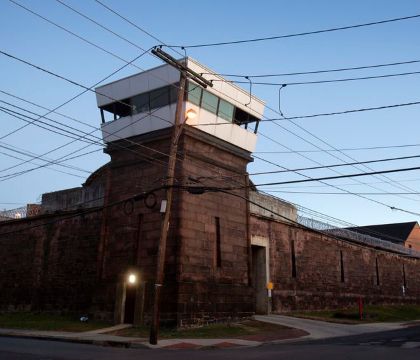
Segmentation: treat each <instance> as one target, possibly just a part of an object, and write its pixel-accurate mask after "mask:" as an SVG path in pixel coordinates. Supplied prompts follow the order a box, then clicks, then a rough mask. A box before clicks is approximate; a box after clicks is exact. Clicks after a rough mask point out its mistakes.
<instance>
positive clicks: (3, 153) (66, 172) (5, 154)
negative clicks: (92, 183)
mask: <svg viewBox="0 0 420 360" xmlns="http://www.w3.org/2000/svg"><path fill="white" fill-rule="evenodd" d="M0 147H1V146H0ZM0 154H2V155H4V156H8V157H11V158H12V159H17V160H24V159H23V158H21V157H19V156H16V155H11V154H8V153H5V152H3V151H1V152H0ZM31 162H32V161H31ZM32 163H33V164H35V165H40V164H37V163H35V162H32ZM49 169H50V170H52V171H56V172H59V173H62V174H66V175H70V176H74V177H78V178H81V179H84V178H85V177H84V176H80V175H77V174H73V173H70V172H68V171H63V170H59V169H54V168H49Z"/></svg>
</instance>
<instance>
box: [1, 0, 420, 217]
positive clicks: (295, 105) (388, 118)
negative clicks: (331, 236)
mask: <svg viewBox="0 0 420 360" xmlns="http://www.w3.org/2000/svg"><path fill="white" fill-rule="evenodd" d="M14 1H16V2H19V3H21V4H23V5H24V6H27V7H28V8H30V9H32V10H33V11H36V12H38V13H39V14H41V15H42V16H44V17H46V18H48V19H50V20H51V21H54V22H56V23H57V24H59V25H61V26H63V27H66V28H68V29H69V30H71V31H73V32H74V33H77V34H78V35H80V36H82V37H84V38H86V39H88V40H89V41H91V42H94V43H95V44H97V45H99V46H101V47H103V48H105V49H107V50H109V51H112V52H113V53H115V54H117V55H118V56H120V57H122V58H124V59H127V60H131V59H133V58H134V57H136V56H137V55H138V54H139V53H140V50H139V49H138V48H136V47H135V46H132V45H130V44H128V43H125V42H124V41H122V40H121V39H118V38H117V37H115V36H113V35H112V34H110V33H107V32H106V31H104V30H102V29H100V28H99V27H97V26H96V25H94V24H92V23H90V22H89V21H87V20H86V19H83V18H82V17H80V16H79V15H77V14H75V13H73V12H71V11H70V10H69V9H67V8H65V7H64V6H63V5H61V4H59V3H58V2H57V1H55V0H44V1H28V0H14ZM63 1H64V2H66V3H67V4H68V5H70V6H72V7H74V8H75V9H77V10H79V11H80V12H82V13H84V14H86V15H88V16H90V17H91V18H93V19H95V20H96V21H98V22H100V23H101V24H103V25H104V26H106V27H108V28H109V29H112V30H113V31H115V32H117V33H119V34H121V35H123V36H124V37H126V38H128V39H129V40H130V41H132V42H134V43H136V44H137V45H138V46H139V47H141V48H145V49H147V48H150V47H151V46H154V45H157V43H158V42H157V41H156V40H154V39H153V38H151V37H149V36H147V35H146V34H144V33H142V32H141V31H139V30H138V29H136V28H134V27H133V26H131V25H129V24H128V23H126V22H124V21H122V20H121V19H119V18H118V17H116V16H115V15H113V14H111V13H110V12H108V11H107V10H105V9H104V8H103V7H101V6H100V5H98V4H97V3H96V2H95V1H94V0H86V1H75V0H63ZM103 2H104V3H106V4H107V5H109V6H110V7H112V8H113V9H114V10H116V11H118V12H119V13H120V14H122V15H124V16H126V17H127V18H129V19H130V20H131V21H132V22H134V23H136V24H138V25H139V26H140V27H142V28H144V29H146V30H147V31H148V32H150V33H151V34H153V35H154V36H156V37H158V38H160V39H162V40H163V41H164V42H166V43H169V44H180V45H184V44H186V45H188V44H197V43H206V42H218V41H229V40H237V39H244V38H254V37H263V36H273V35H281V34H289V33H295V32H304V31H311V30H317V29H322V28H329V27H337V26H345V25H351V24H357V23H364V22H371V21H377V20H382V19H388V18H395V17H402V16H409V15H415V14H420V3H419V2H418V1H415V0H412V1H410V0H406V1H398V2H396V1H384V0H381V1H379V0H378V1H375V0H371V1H362V0H353V1H347V2H343V1H309V0H306V1H299V0H296V1H293V2H291V1H264V2H254V1H229V2H227V1H223V2H222V1H200V2H197V1H183V2H178V1H176V2H175V1H166V2H154V1H116V0H103ZM0 19H1V21H0V33H1V34H2V35H1V42H0V43H1V47H0V48H1V50H2V51H5V52H8V53H11V54H13V55H15V56H18V57H20V58H23V59H25V60H27V61H30V62H32V63H34V64H37V65H39V66H42V67H45V68H47V69H49V70H51V71H54V72H56V73H59V74H61V75H63V76H66V77H68V78H70V79H73V80H75V81H77V82H80V83H82V84H84V85H86V86H91V85H93V84H94V83H95V82H97V81H99V80H100V79H101V78H103V77H105V76H107V75H108V74H110V73H112V72H113V71H114V70H116V69H118V68H119V67H121V66H122V65H123V64H124V63H123V62H122V61H121V60H118V59H116V58H115V57H112V56H110V55H109V54H106V53H105V52H103V51H101V50H99V49H97V48H95V47H93V46H91V45H88V44H86V43H84V42H82V41H81V40H80V39H77V38H75V37H74V36H72V35H70V34H68V33H66V32H64V31H62V30H60V29H58V28H57V27H55V26H53V25H51V24H49V23H47V22H46V21H44V20H42V19H40V18H38V17H36V16H34V15H33V14H30V13H28V12H27V11H25V10H23V9H22V8H20V7H18V6H17V5H15V4H13V3H12V2H10V1H9V0H3V1H1V2H0ZM419 30H420V19H412V20H407V21H401V22H395V23H390V24H384V25H379V26H373V27H366V28H360V29H354V30H347V31H340V32H334V33H328V34H319V35H313V36H305V37H296V38H290V39H282V40H275V41H267V42H260V43H253V44H243V45H235V46H224V47H209V48H196V49H189V50H188V52H187V54H188V55H189V56H192V57H193V58H195V59H197V60H198V61H200V62H202V63H203V64H206V65H207V66H208V67H210V68H212V69H213V70H215V71H217V72H220V73H239V74H264V73H285V72H296V71H311V70H320V69H331V68H341V67H352V66H363V65H372V64H381V63H392V62H400V61H409V60H417V59H420V46H419V42H418V34H419ZM159 64H160V63H159V61H158V60H157V59H155V58H153V57H152V56H150V55H146V56H143V57H142V58H141V59H139V60H138V61H137V62H136V65H137V66H139V67H141V68H143V69H147V68H150V67H153V66H157V65H159ZM0 67H1V69H2V70H1V77H0V91H5V92H8V93H11V94H13V95H17V96H20V97H22V98H25V99H27V100H30V101H32V102H34V103H37V104H39V105H43V106H45V107H48V108H54V107H56V106H58V105H59V104H61V103H63V102H64V101H66V100H68V99H69V98H71V97H72V96H75V95H76V94H78V93H79V92H81V90H82V89H80V88H78V87H76V86H74V85H71V84H68V83H66V82H64V81H63V80H60V79H56V78H53V77H51V76H49V75H47V74H45V73H42V72H40V71H38V70H35V69H32V68H29V67H27V66H25V65H22V64H19V63H17V62H16V61H14V60H12V59H10V58H8V57H5V56H3V55H1V56H0ZM138 71H139V69H137V68H134V67H128V68H126V69H125V70H124V71H122V72H120V73H119V74H118V75H117V76H115V77H113V78H112V79H111V80H115V79H117V78H119V77H122V76H126V75H130V74H134V73H136V72H138ZM409 71H420V64H411V65H402V66H395V67H388V68H379V69H369V70H358V71H348V72H342V73H332V74H319V75H312V76H308V75H306V76H294V77H283V78H279V79H275V81H278V82H290V81H312V80H324V79H336V78H344V77H352V76H354V77H360V76H371V75H382V74H391V73H400V72H409ZM419 78H420V75H412V76H405V77H394V78H388V79H377V80H367V81H355V82H346V83H334V84H319V85H302V86H293V87H292V86H289V87H287V88H285V89H284V90H282V111H283V112H284V114H285V115H286V116H296V115H305V114H313V113H320V112H331V111H341V110H346V109H356V108H363V107H372V106H381V105H388V104H397V103H406V102H411V101H419V100H420V94H419V82H418V80H419ZM271 80H273V79H268V81H271ZM253 94H255V95H257V96H258V97H260V98H261V99H263V100H265V101H266V102H267V105H268V106H270V107H272V108H274V109H278V87H268V86H258V85H254V86H253ZM0 100H1V101H6V102H9V103H13V104H14V105H18V106H22V107H25V108H27V109H29V110H31V111H34V112H37V113H42V112H43V111H44V110H40V109H39V108H36V107H33V106H30V105H28V104H25V103H23V102H21V101H18V100H16V99H13V98H11V97H10V96H7V95H5V94H4V93H0ZM1 104H3V105H1V106H4V103H1ZM419 109H420V107H419V106H412V107H405V108H396V109H391V110H383V111H374V112H364V113H357V114H352V115H342V116H333V117H319V118H313V119H304V120H297V121H296V123H297V124H299V125H300V126H301V127H303V128H304V129H306V130H307V131H309V132H311V133H312V134H314V135H315V136H317V137H318V139H316V138H314V137H312V136H311V135H310V134H308V133H306V132H304V131H303V130H302V129H300V128H297V127H296V126H295V125H293V124H291V123H289V122H282V123H281V125H282V126H284V127H285V128H286V129H288V130H289V131H292V132H294V133H295V134H297V135H298V136H300V137H301V138H304V139H305V140H306V142H305V141H304V140H302V139H301V138H298V137H296V136H295V135H293V134H291V133H290V132H287V131H286V130H284V129H283V128H280V127H279V126H276V125H274V124H271V123H262V124H261V126H260V133H261V135H260V137H259V141H258V147H257V152H276V151H284V150H285V148H283V147H282V146H281V145H279V144H278V143H280V144H283V145H285V146H287V147H288V148H291V149H293V150H299V151H300V150H305V151H306V150H317V148H316V147H314V145H316V146H318V147H321V148H322V149H331V148H330V147H329V146H328V145H327V144H325V143H322V142H321V141H320V140H319V139H322V140H323V141H325V142H326V143H328V144H330V145H332V146H334V147H336V148H339V149H342V148H354V147H371V146H387V145H401V144H416V143H420V141H419V134H420V123H419V121H418V119H419ZM60 111H61V112H62V113H64V114H66V115H68V116H71V117H74V118H76V119H79V120H81V121H84V122H87V123H89V124H90V125H91V126H95V127H96V126H99V125H100V116H99V111H98V109H97V108H96V101H95V96H94V94H93V93H86V94H84V95H83V96H81V97H80V98H78V99H77V100H75V101H73V102H71V103H69V104H68V105H66V106H64V107H63V108H61V109H60ZM265 115H266V116H267V117H269V118H272V117H278V115H277V114H275V113H273V112H272V111H270V110H269V109H267V110H266V112H265ZM51 118H53V119H57V120H60V121H62V122H65V123H66V124H68V125H71V126H75V127H78V128H80V129H83V130H84V131H91V130H92V129H91V128H89V127H86V126H85V125H81V124H77V123H74V122H72V121H70V120H68V119H64V118H61V117H60V116H58V115H51ZM0 122H1V128H0V137H2V136H3V135H4V134H7V133H8V132H9V131H12V130H14V129H16V128H18V127H20V126H21V125H23V122H22V121H21V120H18V119H15V118H13V117H11V116H9V115H6V114H4V113H0ZM97 135H98V136H100V134H99V132H98V133H97ZM264 135H266V136H270V137H272V138H273V139H275V140H276V141H277V142H278V143H274V142H272V141H269V140H268V139H266V138H264ZM69 141H71V140H70V139H67V138H64V137H62V136H60V135H56V134H52V133H49V132H46V131H45V130H43V129H39V128H36V127H33V126H28V127H26V128H25V129H23V130H21V131H18V132H16V133H15V134H13V135H10V136H8V137H6V138H4V139H2V140H0V145H3V146H10V145H11V146H14V147H18V148H19V149H24V150H27V151H31V152H33V153H36V154H43V153H45V152H47V151H50V150H51V149H53V148H55V147H58V146H60V145H62V144H64V143H66V142H69ZM309 142H310V143H309ZM311 143H312V144H311ZM83 146H84V144H83V143H80V142H76V143H73V144H70V145H68V146H66V147H65V148H63V149H60V150H58V151H54V152H52V153H51V154H49V155H48V157H49V158H52V159H55V158H58V157H60V156H63V155H65V154H67V153H69V152H71V151H75V150H77V149H79V148H81V147H83ZM94 149H97V147H95V146H93V147H90V148H88V149H86V151H88V150H94ZM344 153H345V154H347V155H349V156H351V157H352V158H353V159H356V160H357V161H364V160H371V159H379V158H388V157H397V156H406V155H416V154H419V153H420V147H408V148H400V149H396V148H393V149H381V150H363V151H360V150H359V151H345V152H344ZM7 154H8V155H7ZM334 154H335V155H336V156H338V158H335V157H333V156H331V155H329V154H328V153H326V152H308V153H303V155H305V156H306V157H307V158H304V157H302V156H301V155H299V154H279V153H260V154H256V155H257V156H260V157H263V158H264V159H266V160H269V161H272V162H275V163H278V164H280V165H282V166H285V167H288V168H300V167H308V166H315V165H316V164H315V163H314V161H316V162H318V163H322V164H336V163H341V162H343V161H346V162H350V161H353V160H351V159H350V158H348V157H346V156H345V154H343V153H334ZM10 155H13V156H20V155H17V154H16V153H13V152H10V151H8V150H5V149H4V148H0V171H1V172H0V176H4V175H7V174H9V173H14V172H16V171H21V170H25V169H29V168H32V167H33V166H34V165H33V164H25V165H22V166H20V167H16V168H13V169H9V170H5V171H4V169H6V168H8V167H11V166H14V165H16V164H17V163H18V162H19V160H17V159H15V158H12V157H10ZM107 161H108V157H107V155H104V154H102V152H100V151H98V152H95V153H93V154H91V155H89V156H84V157H82V158H79V159H75V160H73V161H69V162H68V163H67V164H70V165H74V166H76V167H78V168H80V169H83V170H85V171H87V172H81V171H76V170H69V169H62V168H57V167H55V168H56V169H59V170H64V171H68V172H72V173H73V174H78V175H79V176H81V177H76V176H72V175H68V174H63V173H59V172H55V171H52V170H50V169H48V168H43V169H40V170H36V171H32V172H29V173H26V174H22V175H21V176H18V177H15V178H13V179H10V180H6V181H1V180H4V178H0V181H1V182H0V208H13V207H17V206H19V204H25V203H28V202H35V201H38V200H39V199H40V195H41V194H42V193H44V192H49V191H55V190H59V189H65V188H69V187H75V186H80V184H81V183H83V181H84V180H83V177H85V176H87V174H88V172H89V171H93V170H95V169H96V168H98V167H99V166H101V165H102V164H104V163H106V162H107ZM418 165H419V160H411V161H408V160H405V161H398V162H389V163H382V164H372V165H369V166H370V167H371V168H372V169H373V170H384V169H394V168H403V167H412V166H418ZM275 169H276V168H275V167H274V166H273V165H269V164H267V163H264V162H263V161H261V160H256V161H255V162H254V163H253V164H251V165H250V167H249V172H250V173H253V172H259V171H269V170H275ZM2 170H3V171H2ZM339 171H340V172H342V173H343V174H350V173H356V172H363V171H371V170H369V169H366V168H363V167H359V168H358V169H356V168H352V167H350V166H349V167H345V168H340V169H339ZM306 174H307V175H309V176H311V177H319V176H333V175H337V174H336V173H333V172H332V171H331V170H325V169H324V170H317V171H311V172H307V173H306ZM299 178H300V177H299V176H298V175H296V174H281V175H270V176H254V177H252V179H253V181H254V182H255V183H265V182H275V181H287V180H294V179H299ZM358 180H359V181H363V182H365V183H369V184H371V185H370V186H374V187H375V188H372V187H370V186H368V185H363V184H360V183H357V182H355V181H354V180H352V179H343V180H334V181H329V183H330V184H333V185H336V186H340V187H342V188H344V189H347V190H348V191H351V192H355V193H370V192H394V193H395V192H420V173H419V171H413V172H406V173H399V174H389V175H387V178H385V179H384V178H383V177H372V176H367V177H363V178H359V179H358ZM384 181H387V182H391V184H389V183H383V182H384ZM396 186H399V187H396ZM401 186H405V187H404V188H401ZM407 187H409V189H408V188H407ZM264 189H266V190H270V191H272V193H273V194H276V195H277V196H279V197H282V198H284V199H286V200H289V201H292V202H294V203H297V204H301V205H303V206H305V207H308V208H311V209H314V210H317V211H320V212H323V213H326V214H329V215H331V216H334V217H337V218H339V219H343V220H346V221H349V222H351V223H355V224H360V225H364V224H370V223H386V222H398V221H412V220H419V219H418V217H416V216H415V215H410V214H407V213H404V212H400V211H392V210H390V209H389V208H388V207H386V206H383V205H379V204H377V203H374V202H372V201H368V200H366V199H362V198H360V197H356V196H349V195H329V194H296V193H290V191H297V192H324V193H325V192H339V191H338V190H337V189H334V188H331V187H326V186H323V185H322V184H320V183H316V182H314V183H306V184H301V185H297V184H296V185H293V187H292V186H291V187H285V186H275V187H270V188H268V187H266V188H264ZM274 191H283V192H274ZM284 191H289V193H286V192H284ZM366 196H367V197H370V198H372V199H375V200H378V201H381V202H383V203H384V204H387V205H390V206H395V207H398V208H402V209H406V210H410V211H414V212H419V211H420V208H419V204H420V202H419V201H420V196H419V195H402V196H396V195H371V196H370V195H369V196H368V195H366Z"/></svg>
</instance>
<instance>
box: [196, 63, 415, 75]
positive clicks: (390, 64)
mask: <svg viewBox="0 0 420 360" xmlns="http://www.w3.org/2000/svg"><path fill="white" fill-rule="evenodd" d="M417 63H420V60H407V61H399V62H392V63H385V64H375V65H365V66H352V67H341V68H335V69H325V70H312V71H295V72H288V73H277V74H243V75H241V74H226V73H217V75H218V76H229V77H239V78H241V77H245V76H248V77H250V78H265V77H283V76H297V75H315V74H325V73H334V72H342V71H354V70H365V69H376V68H381V67H388V66H399V65H408V64H417ZM203 74H206V75H214V73H203Z"/></svg>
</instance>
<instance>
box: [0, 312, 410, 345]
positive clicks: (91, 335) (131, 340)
mask: <svg viewBox="0 0 420 360" xmlns="http://www.w3.org/2000/svg"><path fill="white" fill-rule="evenodd" d="M254 318H255V320H258V321H262V322H267V323H272V324H277V325H283V326H287V327H290V328H291V329H290V331H289V332H288V333H287V335H286V336H284V334H283V335H281V334H278V336H264V335H263V334H261V335H258V334H256V335H249V336H243V337H242V338H232V339H227V338H219V339H163V340H160V341H159V342H158V345H150V344H149V342H148V339H147V338H140V337H126V336H116V335H109V333H111V332H115V331H118V330H121V329H124V328H127V327H130V326H131V325H117V326H113V327H109V328H104V329H98V330H93V331H87V332H79V333H74V332H65V331H38V330H20V329H0V336H8V337H19V338H27V339H38V340H39V339H41V340H49V341H66V342H74V343H83V344H93V345H100V346H114V347H125V348H149V349H208V348H235V347H255V346H260V345H262V344H267V343H271V344H273V343H277V344H278V343H284V342H296V341H300V340H312V339H326V338H332V337H339V336H350V335H358V334H363V333H372V332H379V331H386V330H395V329H400V328H403V327H404V326H409V323H407V322H405V323H372V324H358V325H348V324H337V323H331V322H323V321H317V320H309V319H302V318H294V317H290V316H282V315H256V316H254ZM305 333H306V334H307V335H305Z"/></svg>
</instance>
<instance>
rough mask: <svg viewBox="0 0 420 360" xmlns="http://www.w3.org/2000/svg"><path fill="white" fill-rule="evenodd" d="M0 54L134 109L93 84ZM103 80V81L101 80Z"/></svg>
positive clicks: (3, 52)
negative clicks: (102, 91) (84, 83)
mask: <svg viewBox="0 0 420 360" xmlns="http://www.w3.org/2000/svg"><path fill="white" fill-rule="evenodd" d="M9 1H12V0H9ZM0 54H2V55H5V56H7V57H9V58H11V59H13V60H17V61H19V62H21V63H23V64H25V65H29V66H31V67H33V68H35V69H37V70H40V71H43V72H45V73H47V74H49V75H52V76H54V77H57V78H59V79H61V80H65V81H67V82H68V83H70V84H73V85H75V86H78V87H81V88H83V89H85V90H86V91H91V92H93V93H95V94H98V95H101V96H103V97H106V98H108V99H110V100H112V101H115V102H117V103H119V104H122V105H124V106H127V107H129V108H130V109H132V108H133V107H132V106H131V105H130V104H127V103H125V102H123V101H121V100H117V99H115V98H113V97H110V96H108V95H106V94H103V93H100V92H99V91H97V90H93V89H92V87H93V86H91V87H88V86H85V85H82V84H80V83H79V82H76V81H74V80H71V79H69V78H67V77H65V76H62V75H59V74H57V73H55V72H52V71H50V70H47V69H45V68H43V67H41V66H38V65H35V64H33V63H30V62H29V61H26V60H23V59H21V58H19V57H17V56H14V55H12V54H9V53H7V52H5V51H2V50H0ZM142 55H143V54H142ZM136 59H137V58H136ZM108 77H109V76H108ZM108 77H107V78H108ZM101 82H102V81H101ZM94 86H96V85H94Z"/></svg>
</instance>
